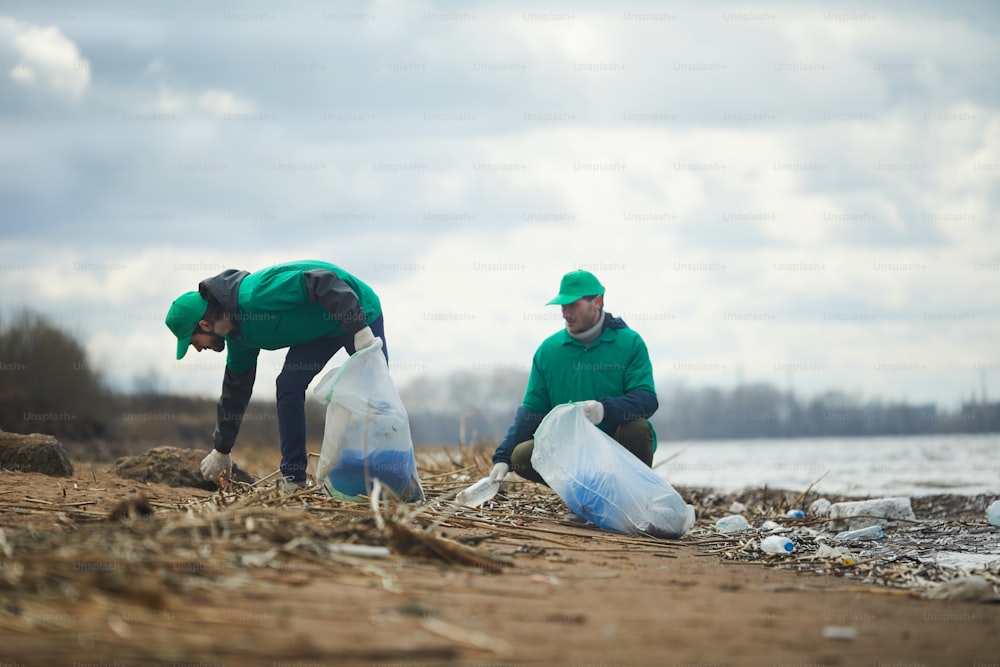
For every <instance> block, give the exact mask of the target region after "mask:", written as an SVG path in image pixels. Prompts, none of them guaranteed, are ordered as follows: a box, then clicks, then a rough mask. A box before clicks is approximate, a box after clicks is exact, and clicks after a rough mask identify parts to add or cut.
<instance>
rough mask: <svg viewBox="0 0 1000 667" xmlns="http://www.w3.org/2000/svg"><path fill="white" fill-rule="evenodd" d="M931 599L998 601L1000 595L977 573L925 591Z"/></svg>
mask: <svg viewBox="0 0 1000 667" xmlns="http://www.w3.org/2000/svg"><path fill="white" fill-rule="evenodd" d="M924 597H925V598H928V599H930V600H957V601H962V602H996V601H998V600H1000V596H997V594H996V593H995V592H994V590H993V586H991V585H990V582H988V581H986V579H984V578H983V577H980V576H977V575H967V576H964V577H958V578H956V579H952V580H951V581H946V582H944V583H943V584H940V585H938V586H936V587H934V588H932V589H931V590H929V591H927V592H926V593H924Z"/></svg>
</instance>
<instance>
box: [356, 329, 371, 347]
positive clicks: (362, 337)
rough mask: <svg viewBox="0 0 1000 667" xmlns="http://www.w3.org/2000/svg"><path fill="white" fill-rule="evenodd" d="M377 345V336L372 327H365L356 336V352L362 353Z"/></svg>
mask: <svg viewBox="0 0 1000 667" xmlns="http://www.w3.org/2000/svg"><path fill="white" fill-rule="evenodd" d="M374 344H375V334H373V333H372V329H371V327H365V328H364V329H362V330H361V331H359V332H358V333H356V334H354V351H355V352H360V351H361V350H363V349H365V348H366V347H371V346H372V345H374Z"/></svg>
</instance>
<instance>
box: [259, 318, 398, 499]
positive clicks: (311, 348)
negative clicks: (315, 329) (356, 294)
mask: <svg viewBox="0 0 1000 667" xmlns="http://www.w3.org/2000/svg"><path fill="white" fill-rule="evenodd" d="M368 326H369V327H370V328H371V330H372V333H373V334H374V335H375V337H376V338H381V339H382V354H384V355H385V360H386V362H387V363H388V361H389V350H388V348H387V347H386V345H385V331H384V327H383V322H382V316H381V315H379V317H378V319H377V320H375V321H374V322H372V323H371V324H369V325H368ZM340 348H344V349H346V350H347V352H348V354H354V353H355V351H356V350H355V349H354V334H343V335H341V336H328V337H325V338H317V339H316V340H311V341H309V342H308V343H303V344H302V345H296V346H294V347H290V348H288V354H286V355H285V363H284V364H283V365H282V368H281V373H279V374H278V379H277V380H276V381H275V385H276V387H275V389H276V398H277V403H278V437H279V438H280V440H281V474H282V476H284V477H290V478H291V479H293V480H294V481H296V482H301V481H305V478H306V466H307V464H308V462H309V458H308V454H307V453H306V387H308V386H309V383H310V382H312V380H313V378H314V377H316V375H317V374H318V373H319V372H320V371H321V370H323V367H324V366H326V362H328V361H330V358H331V357H332V356H333V355H335V354H337V352H338V351H339V350H340Z"/></svg>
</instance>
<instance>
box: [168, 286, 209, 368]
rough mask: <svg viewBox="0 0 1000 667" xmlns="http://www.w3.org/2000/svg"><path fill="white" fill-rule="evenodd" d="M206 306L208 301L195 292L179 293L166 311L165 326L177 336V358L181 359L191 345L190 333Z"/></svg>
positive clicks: (195, 327) (195, 326)
mask: <svg viewBox="0 0 1000 667" xmlns="http://www.w3.org/2000/svg"><path fill="white" fill-rule="evenodd" d="M206 308H208V301H206V300H205V299H203V298H202V297H201V295H200V294H198V293H197V292H187V293H185V294H181V295H180V296H179V297H177V298H176V299H174V302H173V303H172V304H170V310H168V311H167V328H168V329H170V330H171V331H172V332H174V335H175V336H177V358H178V359H183V358H184V355H185V354H187V351H188V346H190V345H191V335H192V334H193V333H194V332H195V329H197V328H198V322H199V321H200V320H201V318H202V316H203V315H204V314H205V309H206Z"/></svg>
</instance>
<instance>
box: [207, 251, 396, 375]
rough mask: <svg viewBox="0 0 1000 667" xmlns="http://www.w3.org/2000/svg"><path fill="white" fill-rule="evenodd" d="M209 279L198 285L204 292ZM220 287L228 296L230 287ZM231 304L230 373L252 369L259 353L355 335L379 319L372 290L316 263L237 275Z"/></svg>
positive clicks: (379, 309) (379, 310)
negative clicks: (233, 304) (233, 316)
mask: <svg viewBox="0 0 1000 667" xmlns="http://www.w3.org/2000/svg"><path fill="white" fill-rule="evenodd" d="M222 275H224V274H220V276H222ZM218 277H219V276H216V278H218ZM212 280H214V279H209V280H207V281H205V282H204V283H202V284H203V285H208V286H209V291H211V286H212V282H211V281H212ZM223 284H225V285H226V287H227V288H228V289H229V291H230V294H231V293H232V287H233V286H232V285H231V283H230V284H227V283H226V282H225V281H223ZM220 303H222V302H221V301H220ZM236 305H237V311H238V317H237V318H236V322H237V323H238V326H237V327H236V328H234V330H233V332H232V333H230V334H229V335H228V336H226V337H225V338H226V344H227V346H228V347H229V354H228V357H227V360H226V366H227V367H228V368H229V369H230V370H231V371H232V372H234V373H244V372H246V371H247V370H248V369H250V368H251V367H252V366H253V365H254V364H256V362H257V355H258V353H259V352H260V351H261V350H280V349H283V348H286V347H292V346H295V345H301V344H302V343H308V342H309V341H311V340H315V339H317V338H323V337H326V336H341V335H343V334H345V333H352V334H353V333H357V332H358V331H360V330H361V329H363V328H364V327H365V326H366V325H368V324H370V323H372V322H374V321H375V320H376V319H378V317H379V315H381V314H382V305H381V303H380V302H379V298H378V296H377V295H376V294H375V292H374V291H373V290H372V288H371V287H369V286H368V285H366V284H365V283H363V282H362V281H361V280H359V279H358V278H356V277H354V276H352V275H351V274H350V273H348V272H347V271H344V270H343V269H342V268H340V267H338V266H335V265H333V264H330V263H328V262H319V261H300V262H289V263H287V264H279V265H277V266H272V267H270V268H267V269H263V270H261V271H257V272H255V273H250V274H246V275H244V276H242V278H241V279H240V280H239V284H238V286H237V291H236ZM223 306H225V303H223ZM227 310H228V309H227ZM230 312H232V311H230Z"/></svg>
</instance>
